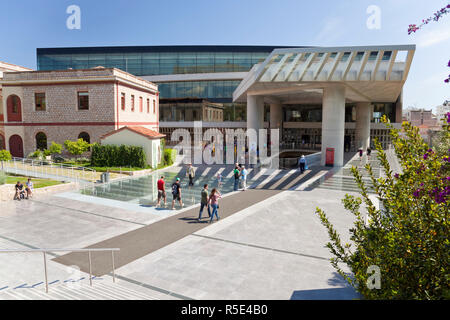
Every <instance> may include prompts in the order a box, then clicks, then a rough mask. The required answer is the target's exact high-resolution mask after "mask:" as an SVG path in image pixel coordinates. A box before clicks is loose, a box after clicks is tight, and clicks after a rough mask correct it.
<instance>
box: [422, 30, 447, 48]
mask: <svg viewBox="0 0 450 320" xmlns="http://www.w3.org/2000/svg"><path fill="white" fill-rule="evenodd" d="M443 25H444V27H440V28H438V29H434V30H429V31H428V30H427V31H425V30H423V29H421V30H419V31H417V32H419V33H420V34H419V35H418V37H417V46H418V47H422V48H424V47H430V46H434V45H436V44H438V43H441V42H444V41H447V40H450V28H449V27H448V25H446V24H443ZM426 27H427V26H425V28H426Z"/></svg>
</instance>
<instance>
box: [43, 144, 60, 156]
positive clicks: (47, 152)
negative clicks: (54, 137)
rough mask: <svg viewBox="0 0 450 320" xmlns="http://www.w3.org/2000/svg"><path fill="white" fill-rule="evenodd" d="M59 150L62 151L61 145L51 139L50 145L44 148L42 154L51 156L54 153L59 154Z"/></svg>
mask: <svg viewBox="0 0 450 320" xmlns="http://www.w3.org/2000/svg"><path fill="white" fill-rule="evenodd" d="M61 152H62V145H60V144H59V143H56V142H54V141H52V144H51V145H50V147H49V148H48V149H47V150H44V156H53V155H56V154H61Z"/></svg>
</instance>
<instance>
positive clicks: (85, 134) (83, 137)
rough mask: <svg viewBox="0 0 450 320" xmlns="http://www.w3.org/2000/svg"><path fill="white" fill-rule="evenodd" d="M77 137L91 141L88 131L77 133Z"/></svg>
mask: <svg viewBox="0 0 450 320" xmlns="http://www.w3.org/2000/svg"><path fill="white" fill-rule="evenodd" d="M78 139H83V140H84V141H86V142H87V143H91V137H90V136H89V133H87V132H82V133H80V134H79V135H78Z"/></svg>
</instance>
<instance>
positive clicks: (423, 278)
mask: <svg viewBox="0 0 450 320" xmlns="http://www.w3.org/2000/svg"><path fill="white" fill-rule="evenodd" d="M383 122H384V123H385V124H386V125H387V127H388V128H389V129H390V135H391V138H392V142H393V146H394V148H395V152H396V155H397V158H398V160H399V163H400V165H401V167H402V172H401V173H396V174H394V175H393V172H392V171H391V168H390V165H389V162H388V160H387V155H386V152H385V151H383V149H382V148H381V144H380V143H379V142H378V141H375V145H376V149H377V150H378V153H377V157H378V159H379V160H380V163H381V165H382V167H383V169H384V171H385V173H386V176H385V177H381V178H378V179H377V178H375V176H374V174H373V171H372V168H371V166H370V165H366V166H365V168H366V170H367V171H368V172H369V175H370V178H371V181H372V183H373V185H374V190H375V193H376V197H377V198H378V199H379V200H380V203H381V204H382V207H384V209H383V210H380V209H377V208H376V206H375V205H374V203H373V202H372V200H371V198H369V195H368V191H367V188H366V186H365V183H364V181H363V179H362V175H361V173H360V172H359V171H358V170H357V169H356V168H355V167H353V168H352V173H353V176H354V178H355V180H356V182H357V184H358V186H359V189H360V194H361V197H355V196H351V195H348V194H347V195H346V196H345V198H344V199H343V200H342V202H343V203H344V206H345V208H346V209H347V210H348V211H350V212H351V213H352V214H353V215H354V216H355V222H354V226H353V228H351V229H350V230H349V233H350V236H351V237H350V239H351V242H352V243H346V244H343V243H342V241H341V237H340V235H339V234H338V233H337V232H336V230H335V228H334V227H333V225H332V224H331V223H330V222H329V220H328V218H327V216H326V214H325V213H324V212H323V211H322V210H321V209H319V208H317V209H316V213H317V214H318V215H319V217H320V219H321V222H322V224H323V225H324V226H325V227H326V228H327V230H328V234H329V236H330V242H328V243H327V247H328V248H329V249H330V251H331V253H332V254H333V256H334V257H333V258H332V259H331V264H332V265H333V267H334V268H335V269H336V270H337V271H338V273H339V274H341V275H342V276H343V277H344V278H345V279H346V280H347V281H348V282H349V283H350V284H351V285H352V286H353V287H354V288H356V290H357V291H359V292H360V293H361V294H362V295H363V296H364V297H365V298H367V299H443V298H444V299H449V298H450V290H449V288H450V286H449V284H450V283H449V281H450V273H449V271H450V266H449V263H450V250H449V249H450V248H449V246H450V242H449V234H450V229H449V212H450V210H449V209H450V208H449V205H450V150H447V153H446V154H444V155H441V154H439V153H437V152H435V151H434V150H432V149H430V148H429V147H428V146H427V144H426V143H425V142H424V141H423V139H422V137H421V136H420V134H419V129H418V128H416V127H414V126H412V125H411V124H410V123H409V122H404V123H403V124H402V129H403V132H400V130H398V129H394V128H393V127H392V125H390V124H389V123H388V121H387V120H386V118H385V117H384V118H383ZM449 124H450V113H448V114H447V123H446V124H444V125H443V132H444V133H443V139H445V140H446V142H447V143H448V142H449V140H450V126H449ZM362 203H364V205H365V210H366V212H367V218H368V219H367V221H365V219H364V215H363V213H361V211H360V209H361V206H362ZM380 207H381V206H380ZM340 263H344V264H346V265H347V266H348V267H349V268H350V270H351V275H349V274H346V273H345V272H344V271H343V270H342V269H341V266H340ZM371 266H378V267H379V270H380V272H381V288H380V289H379V290H377V289H369V286H367V285H366V284H367V281H368V280H369V281H370V280H371V278H370V277H371V274H370V273H368V268H369V267H371Z"/></svg>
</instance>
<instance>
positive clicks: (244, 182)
mask: <svg viewBox="0 0 450 320" xmlns="http://www.w3.org/2000/svg"><path fill="white" fill-rule="evenodd" d="M247 174H248V171H247V169H245V166H242V169H241V181H242V191H245V190H246V189H247Z"/></svg>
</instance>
